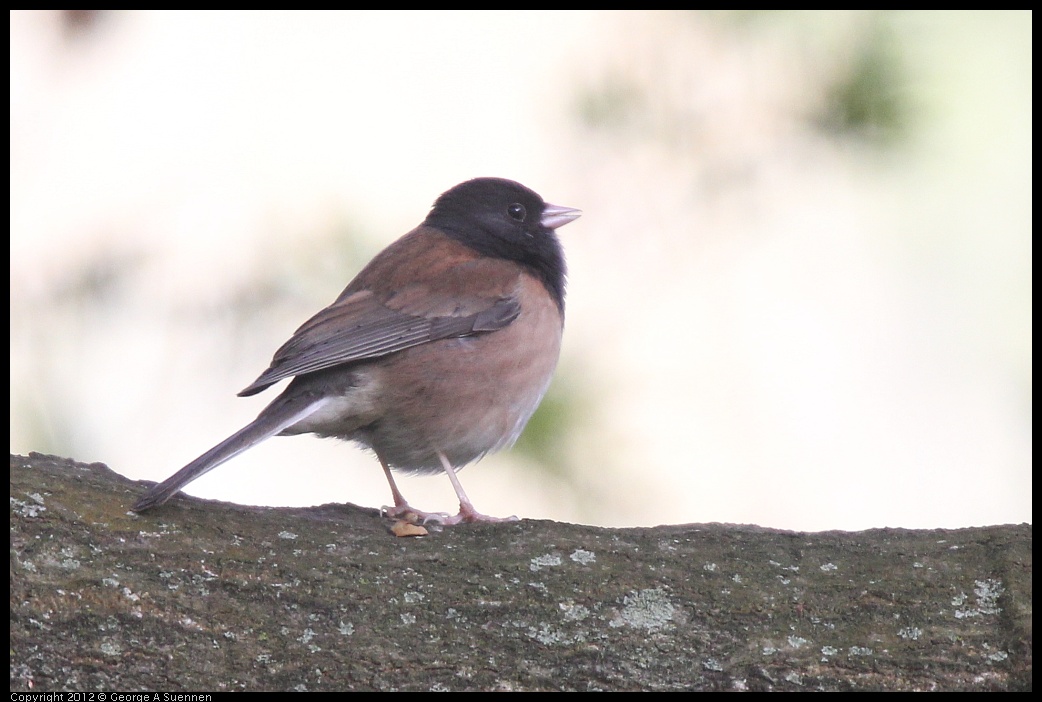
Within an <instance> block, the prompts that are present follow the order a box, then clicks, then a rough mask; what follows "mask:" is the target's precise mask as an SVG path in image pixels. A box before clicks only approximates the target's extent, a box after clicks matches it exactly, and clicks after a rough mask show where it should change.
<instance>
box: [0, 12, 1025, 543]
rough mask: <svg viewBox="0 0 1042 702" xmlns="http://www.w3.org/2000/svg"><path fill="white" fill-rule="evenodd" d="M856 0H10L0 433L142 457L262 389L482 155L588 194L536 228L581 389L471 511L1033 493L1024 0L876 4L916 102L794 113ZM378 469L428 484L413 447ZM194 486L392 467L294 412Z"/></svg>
mask: <svg viewBox="0 0 1042 702" xmlns="http://www.w3.org/2000/svg"><path fill="white" fill-rule="evenodd" d="M871 18H872V15H867V14H857V13H810V14H803V15H800V14H796V15H786V17H785V19H782V20H779V21H777V22H764V23H763V24H762V25H760V26H759V27H755V26H754V27H753V28H749V27H736V26H734V25H733V24H729V23H728V21H727V20H726V16H721V15H689V16H681V15H671V14H664V13H651V14H647V13H626V14H621V13H592V12H590V13H559V12H555V13H510V12H489V13H462V14H460V13H400V12H399V13H392V12H334V13H313V12H306V13H305V12H288V13H273V12H261V13H251V12H242V13H237V12H229V13H224V12H206V13H201V14H200V13H193V12H129V13H118V14H112V15H109V16H106V17H103V18H102V21H101V22H99V23H98V25H97V26H96V27H95V28H94V29H93V30H92V32H90V33H89V34H86V35H83V36H69V35H67V34H63V32H62V28H61V25H60V23H59V18H58V15H57V14H55V13H52V12H49V11H15V12H12V15H11V20H12V24H11V41H12V48H11V59H12V68H11V84H12V87H11V181H12V186H11V312H12V321H11V337H12V340H11V417H12V419H11V451H12V452H16V453H27V452H29V451H44V452H54V453H60V454H62V455H67V456H71V457H73V458H76V459H78V460H81V461H87V462H90V461H101V462H104V463H106V464H107V465H109V466H110V467H112V468H113V469H114V470H117V471H119V472H121V473H123V474H125V475H127V476H130V477H132V478H136V479H146V478H147V479H150V480H160V479H162V478H165V477H166V476H167V475H169V474H171V473H172V472H174V471H175V470H176V469H178V468H180V467H181V466H182V465H183V464H184V463H186V462H187V461H189V460H191V459H192V458H194V457H195V456H197V455H198V454H200V453H202V452H203V451H204V450H206V449H207V448H209V447H210V446H212V445H213V444H215V443H216V442H217V441H219V440H221V439H223V438H224V437H226V436H227V435H229V434H230V433H232V432H233V431H234V430H236V429H238V428H239V427H241V426H242V425H243V424H245V423H246V422H248V421H249V420H250V419H252V418H253V417H254V416H255V414H256V412H257V411H258V410H259V409H260V408H261V407H263V406H264V405H265V404H266V403H267V402H268V401H270V397H269V396H268V395H262V396H261V397H255V398H249V399H240V398H236V397H235V393H236V392H237V391H238V390H240V389H241V388H242V387H244V386H245V385H247V384H248V383H249V382H250V381H252V380H253V379H254V377H256V375H257V374H259V373H260V371H262V370H263V369H264V368H266V367H267V364H268V361H269V360H270V357H271V354H272V353H273V352H274V350H275V349H276V348H278V346H280V345H281V344H282V342H283V341H285V339H286V338H287V337H288V335H289V334H290V333H291V332H292V331H293V329H295V328H296V327H297V326H298V325H299V324H300V323H301V322H303V321H304V320H305V319H307V318H308V317H309V316H310V315H311V314H312V313H314V312H315V311H317V310H318V309H319V308H321V307H322V306H324V305H326V304H328V303H329V302H330V301H332V300H333V299H334V298H335V297H336V295H337V294H338V293H339V292H340V290H341V289H342V288H343V286H344V285H346V284H347V282H348V281H349V280H350V278H351V277H352V276H353V275H354V274H355V273H356V272H357V270H358V269H359V268H360V266H361V265H362V264H363V263H364V262H365V260H366V259H367V258H368V257H369V256H371V255H372V254H374V253H375V252H376V251H378V250H379V249H380V248H381V247H383V246H385V245H386V244H388V243H390V242H391V241H392V240H394V239H395V238H397V237H398V236H400V235H401V234H403V233H405V232H406V231H407V230H408V229H410V228H411V227H413V226H415V225H416V224H418V223H419V222H420V221H421V220H422V219H423V217H424V216H425V215H426V212H427V210H428V208H429V207H430V205H431V203H432V202H433V200H434V198H435V197H436V196H437V195H438V194H440V193H441V192H442V191H444V190H446V189H448V188H449V187H451V186H452V185H454V184H455V183H458V182H460V181H462V180H466V179H468V178H471V177H475V176H479V175H496V176H502V177H508V178H513V179H516V180H519V181H521V182H523V183H525V184H526V185H528V186H530V187H532V188H533V189H535V190H536V191H538V192H539V193H540V194H542V195H543V196H544V197H545V198H546V199H547V200H548V201H550V202H553V203H556V204H562V205H570V206H574V207H579V208H582V209H583V210H584V213H585V214H584V216H583V217H582V218H581V219H580V220H578V221H577V222H575V223H573V224H570V225H569V226H568V227H566V228H564V229H562V230H560V234H561V238H562V240H563V242H564V246H565V250H566V254H567V256H568V261H569V265H570V276H569V292H568V317H567V324H566V333H565V350H564V354H563V358H562V365H561V368H560V372H559V379H560V381H561V382H562V383H564V384H565V385H566V386H567V388H568V389H569V390H571V391H572V392H574V393H576V394H577V397H578V399H577V400H576V402H577V406H578V407H579V408H580V409H579V410H578V411H579V421H578V422H577V424H576V425H575V426H573V427H572V428H571V431H569V432H568V433H567V434H566V436H563V437H562V438H561V439H560V441H561V446H560V450H561V454H562V455H563V456H564V458H562V459H561V460H562V465H566V466H567V467H568V470H569V471H570V472H569V473H568V474H567V475H566V476H565V477H561V476H559V475H555V474H552V473H551V474H547V473H546V472H545V471H541V470H537V469H536V468H534V467H533V465H531V464H530V463H527V462H526V461H525V460H523V459H522V458H520V457H519V456H517V455H514V456H512V455H511V454H510V453H509V452H506V453H503V454H499V455H496V456H492V457H488V458H486V459H485V460H484V461H482V462H481V463H480V464H478V465H477V466H473V467H469V468H467V469H466V470H464V471H463V472H462V473H461V475H460V477H461V480H462V481H463V484H464V485H465V486H466V487H467V489H468V491H469V492H470V494H471V497H472V498H473V500H474V502H475V504H476V505H477V506H478V508H479V509H480V510H482V511H485V512H487V513H490V514H500V515H507V514H518V515H520V516H524V517H531V518H550V519H560V520H567V521H577V522H584V523H592V524H602V525H611V526H616V525H618V526H629V525H654V524H660V523H684V522H709V521H720V522H746V523H756V524H760V525H763V526H769V527H777V528H790V529H808V530H819V529H861V528H867V527H879V526H892V527H956V526H968V525H979V524H996V523H1006V522H1022V521H1031V497H1030V495H1031V351H1032V348H1031V347H1032V344H1031V311H1032V310H1031V304H1030V296H1031V263H1030V261H1031V245H1030V242H1031V148H1032V144H1031V98H1032V95H1031V15H1030V13H1023V12H1019V13H1018V12H1013V13H998V12H995V13H951V14H949V13H902V14H899V15H896V16H893V15H892V16H889V20H890V22H889V24H888V27H889V29H890V30H891V31H893V32H894V33H895V36H896V40H897V41H898V42H899V44H900V46H901V47H902V49H903V50H904V51H905V52H906V53H905V56H904V58H905V60H906V61H907V65H908V67H907V70H908V76H907V82H906V83H905V84H904V85H902V86H901V89H902V91H904V92H903V94H905V95H907V96H908V99H909V104H912V105H913V106H914V111H913V118H914V120H913V124H914V126H913V127H912V129H911V135H910V136H909V137H908V139H907V141H905V142H903V143H901V144H899V145H898V146H895V147H891V148H889V149H882V150H880V149H873V148H871V147H869V146H866V145H863V144H861V145H859V144H858V143H857V142H855V141H853V140H843V139H836V138H829V137H826V136H825V135H824V134H823V133H822V132H820V131H818V130H815V129H814V128H813V125H812V123H811V121H810V120H809V119H808V115H811V114H813V113H814V112H815V110H816V109H817V108H819V107H820V102H821V99H822V98H821V96H820V95H821V91H820V85H821V83H822V82H823V80H824V79H825V78H827V76H828V75H830V72H832V71H836V70H838V69H839V68H841V67H842V66H843V65H844V62H845V61H849V60H850V56H851V51H850V45H851V44H852V43H856V42H854V41H853V39H856V38H857V37H859V36H861V34H860V33H859V32H862V30H863V28H864V26H865V24H866V23H868V22H871V21H872V19H871ZM852 38H853V39H852ZM619 86H621V92H620V93H619V94H620V95H622V96H623V98H626V99H625V100H622V102H621V107H619V110H620V114H618V115H614V116H610V117H611V118H610V119H609V122H610V123H611V126H609V127H603V128H599V129H598V128H591V127H590V126H588V125H587V124H584V122H583V121H582V120H581V119H580V117H579V115H580V111H581V107H582V105H583V104H584V99H585V97H586V96H588V95H590V94H597V91H598V90H601V91H607V92H608V94H613V93H612V90H615V89H616V88H618V87H619ZM628 90H629V91H631V92H627V91H628ZM632 91H636V92H635V94H634V93H633V92H632ZM627 100H628V101H627ZM269 395H270V396H271V397H273V396H274V394H273V393H270V392H269ZM286 466H293V469H292V470H286ZM400 484H401V486H402V489H403V491H404V492H405V494H406V495H407V496H408V497H409V498H410V500H411V501H412V502H413V503H414V504H416V505H417V506H418V507H421V508H424V509H429V510H447V511H448V510H453V509H454V508H455V504H454V502H453V497H452V492H451V488H450V487H449V485H448V481H447V480H445V479H444V478H443V477H424V478H418V477H417V478H410V477H405V478H403V479H402V481H401V483H400ZM188 491H189V492H190V493H192V494H198V495H201V496H205V497H212V498H218V499H224V500H229V501H236V502H244V503H253V504H272V505H306V504H316V503H322V502H329V501H338V502H352V503H356V504H361V505H365V506H369V507H377V506H380V505H382V504H386V503H387V502H388V501H389V495H388V493H387V488H386V484H385V483H384V481H383V477H382V474H381V471H380V470H379V464H378V463H377V462H376V461H375V459H374V458H373V457H372V456H370V455H368V454H367V453H365V452H363V451H360V450H358V449H357V448H355V447H354V446H351V445H346V444H342V443H339V442H332V441H323V440H319V439H315V438H313V437H294V438H276V439H273V440H271V441H269V442H267V443H265V444H263V445H261V446H260V447H257V448H255V449H253V450H252V451H250V452H248V453H246V454H244V455H242V456H240V457H238V458H236V459H234V460H233V461H232V462H230V463H228V464H226V465H224V466H222V467H220V468H218V469H217V470H215V471H214V472H213V473H211V474H209V475H208V476H206V477H205V478H203V479H201V480H199V481H198V482H196V483H194V484H193V485H192V486H191V487H190V488H189V489H188ZM128 504H129V502H128Z"/></svg>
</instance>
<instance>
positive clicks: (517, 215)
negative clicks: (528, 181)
mask: <svg viewBox="0 0 1042 702" xmlns="http://www.w3.org/2000/svg"><path fill="white" fill-rule="evenodd" d="M507 214H508V215H510V217H511V219H516V220H517V221H518V222H524V221H525V215H526V214H527V212H525V206H524V205H522V204H520V203H517V202H515V203H514V204H513V205H511V206H510V207H508V208H507Z"/></svg>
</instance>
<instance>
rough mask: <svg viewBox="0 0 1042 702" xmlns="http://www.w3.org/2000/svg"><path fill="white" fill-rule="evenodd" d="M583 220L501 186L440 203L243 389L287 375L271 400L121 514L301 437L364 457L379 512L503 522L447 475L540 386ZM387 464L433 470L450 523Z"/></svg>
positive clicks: (514, 420)
mask: <svg viewBox="0 0 1042 702" xmlns="http://www.w3.org/2000/svg"><path fill="white" fill-rule="evenodd" d="M580 214H581V213H580V211H579V210H575V209H572V208H569V207H558V206H557V205H550V204H547V203H545V202H543V199H542V198H541V197H539V195H537V194H536V193H534V192H532V191H531V190H529V189H528V188H526V187H524V186H523V185H521V184H519V183H515V182H513V181H510V180H503V179H500V178H476V179H474V180H469V181H467V182H465V183H461V184H460V185H457V186H456V187H454V188H452V189H451V190H449V191H448V192H446V193H444V194H442V195H441V197H439V198H438V199H437V201H436V202H435V203H434V207H433V208H431V211H430V214H428V215H427V219H425V220H424V221H423V224H421V225H420V226H418V227H417V228H416V229H414V230H412V231H411V232H409V233H408V234H406V235H405V236H403V237H402V238H401V239H399V240H398V241H396V242H394V243H393V244H391V245H390V246H388V247H387V248H386V249H384V250H383V251H381V252H380V253H379V254H377V256H376V257H375V258H374V259H373V260H372V261H370V262H369V264H368V265H367V266H366V267H365V268H363V269H362V271H361V272H360V273H359V274H358V275H357V276H356V277H355V279H354V280H352V281H351V283H350V284H349V285H348V286H347V288H346V289H345V290H344V292H342V293H341V294H340V297H338V298H337V299H336V301H334V302H333V304H331V305H330V306H329V307H327V308H325V309H324V310H322V311H321V312H319V313H318V314H316V315H315V316H314V317H312V318H311V319H309V320H308V321H307V322H305V323H304V325H303V326H302V327H300V329H298V330H297V331H296V332H295V333H294V334H293V337H292V338H290V340H289V341H287V342H286V343H285V344H283V346H282V348H280V349H279V350H278V351H276V352H275V357H274V358H273V359H272V361H271V366H270V367H269V368H268V370H266V371H264V372H263V373H261V375H260V377H259V378H257V379H256V380H255V381H253V383H251V384H250V385H249V387H247V388H246V389H245V390H243V391H242V392H240V393H239V395H240V396H247V395H253V394H255V393H258V392H260V391H261V390H264V389H266V388H268V387H269V386H271V385H273V384H275V383H277V382H279V381H280V380H283V379H286V378H293V380H292V381H291V382H290V384H289V385H288V386H287V387H286V389H285V390H284V391H283V392H282V394H281V395H279V396H278V397H276V398H275V399H274V401H272V403H271V404H270V405H268V406H267V407H265V408H264V409H263V410H262V411H261V413H260V415H258V416H257V418H256V419H255V420H253V421H252V422H251V423H250V424H248V425H246V426H245V427H243V428H242V429H240V430H239V431H237V432H236V433H234V434H232V435H231V436H230V437H228V438H227V439H225V440H224V441H222V442H221V443H219V444H217V445H216V446H214V447H213V448H212V449H210V450H209V451H207V452H206V453H204V454H203V455H202V456H200V457H199V458H197V459H195V460H194V461H192V462H191V463H189V464H188V465H186V466H185V467H184V468H182V469H181V470H179V471H178V472H177V473H175V474H174V475H172V476H170V477H169V478H167V479H166V480H164V481H163V482H162V483H160V484H158V485H156V486H155V487H154V488H152V489H151V490H149V491H148V493H147V494H145V496H144V497H142V498H141V499H140V500H138V501H137V503H136V504H135V505H134V507H133V510H134V511H135V512H143V511H145V510H148V509H152V508H153V507H158V506H159V505H161V504H163V503H164V502H166V501H167V500H169V499H170V498H171V497H172V496H173V495H174V494H176V493H177V491H178V490H180V489H181V488H183V487H184V486H185V485H187V484H188V483H190V482H192V481H193V480H195V479H196V478H198V477H199V476H201V475H202V474H204V473H206V472H207V471H209V470H211V469H213V468H216V467H217V466H219V465H220V464H222V463H224V462H225V461H227V460H229V459H230V458H232V457H234V456H236V455H238V454H239V453H241V452H243V451H245V450H246V449H248V448H250V447H252V446H254V445H255V444H257V443H259V442H261V441H263V440H264V439H267V438H268V437H270V436H274V435H275V434H281V435H290V434H304V433H307V432H313V433H315V434H317V435H319V436H322V437H337V438H340V439H348V440H352V441H355V442H357V443H359V444H361V445H363V446H366V447H369V448H371V449H372V450H373V451H374V452H375V453H376V456H377V458H378V459H379V460H380V464H381V465H382V466H383V469H384V473H385V474H386V475H387V481H388V482H389V483H390V485H391V494H392V495H393V497H394V506H393V507H389V508H387V512H388V513H389V514H390V515H391V516H394V517H400V518H407V517H413V516H418V517H420V518H435V519H438V520H439V521H441V522H443V523H447V524H455V523H458V522H473V521H500V520H497V519H495V518H494V517H487V516H485V515H483V514H480V513H479V512H477V511H476V510H475V509H474V506H473V505H472V504H471V502H470V500H469V499H468V498H467V494H466V493H465V492H464V491H463V488H462V487H461V486H460V483H459V480H458V479H457V477H456V473H455V471H456V470H458V469H459V468H461V467H462V466H464V465H466V464H468V463H471V462H473V461H476V460H478V459H479V458H481V457H482V456H484V455H485V454H486V453H489V452H490V451H495V450H497V449H501V448H504V447H506V446H509V445H511V444H512V443H513V442H514V440H515V439H517V437H518V435H519V434H520V433H521V430H522V429H523V428H524V426H525V423H527V422H528V419H529V417H531V416H532V413H533V412H534V411H535V408H536V407H537V406H538V404H539V401H540V400H541V399H542V397H543V393H544V392H546V388H547V386H548V385H549V384H550V376H551V375H552V374H553V371H554V367H555V366H556V365H557V357H558V353H559V351H560V347H561V332H562V329H563V324H564V273H565V266H564V256H563V253H562V251H561V245H560V243H559V242H558V240H557V236H556V234H555V233H554V230H555V229H556V228H557V227H560V226H562V225H564V224H567V223H568V222H570V221H572V220H573V219H575V218H577V217H578V216H579V215H580ZM391 469H398V470H404V471H411V472H418V473H432V472H437V471H442V470H444V471H445V473H446V474H447V475H448V476H449V480H451V481H452V485H453V487H454V488H455V490H456V494H457V495H458V496H459V502H460V511H459V514H457V515H456V516H454V517H453V516H447V515H443V514H432V513H425V512H420V511H418V510H414V509H413V508H412V507H410V505H409V503H408V502H406V501H405V498H404V497H402V494H401V492H399V490H398V487H397V486H396V485H395V483H394V478H393V477H392V476H391Z"/></svg>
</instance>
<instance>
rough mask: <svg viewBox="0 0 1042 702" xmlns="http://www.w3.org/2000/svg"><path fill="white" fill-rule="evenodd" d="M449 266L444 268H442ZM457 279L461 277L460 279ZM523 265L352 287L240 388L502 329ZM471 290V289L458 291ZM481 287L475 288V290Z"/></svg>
mask: <svg viewBox="0 0 1042 702" xmlns="http://www.w3.org/2000/svg"><path fill="white" fill-rule="evenodd" d="M442 273H444V271H442ZM454 283H455V284H454ZM518 289H519V279H518V273H517V272H516V270H514V269H513V268H508V267H505V266H498V267H497V266H489V265H483V262H482V261H470V262H463V263H459V264H457V265H455V266H453V267H452V275H450V276H448V277H446V276H444V275H440V276H438V277H437V278H436V279H435V280H434V282H432V283H430V284H425V283H413V284H409V285H405V286H403V287H401V288H400V289H398V290H396V291H394V292H393V293H389V294H388V293H383V292H374V291H372V290H358V291H355V292H351V288H350V287H349V288H348V289H347V290H345V291H344V294H342V295H341V296H340V297H339V298H338V299H337V300H336V302H334V303H333V304H332V305H330V306H329V307H327V308H325V309H324V310H322V311H321V312H319V313H318V314H316V315H315V316H314V317H312V318H311V319H309V320H308V321H307V322H305V323H304V324H303V326H301V327H300V328H299V329H297V331H296V332H294V334H293V336H292V337H291V338H290V340H289V341H287V342H286V343H285V344H283V346H282V348H280V349H279V350H278V351H276V352H275V356H274V358H273V359H272V361H271V366H270V367H269V368H268V370H266V371H264V373H262V374H261V375H260V377H259V378H257V379H256V380H255V381H253V383H251V384H250V385H249V387H247V388H246V389H244V390H243V391H242V392H240V393H239V395H240V396H241V397H245V396H248V395H254V394H256V393H258V392H260V391H261V390H264V389H265V388H267V387H269V386H271V385H273V384H275V383H277V382H278V381H280V380H283V379H284V378H289V377H292V376H295V375H302V374H305V373H313V372H315V371H319V370H323V369H326V368H331V367H333V366H338V365H342V364H346V363H352V362H355V361H361V360H365V359H371V358H378V357H380V356H385V355H387V354H390V353H394V352H396V351H402V350H404V349H407V348H410V347H412V346H418V345H420V344H425V343H428V342H431V341H437V340H438V339H447V338H453V337H461V336H471V335H474V334H483V333H488V332H492V331H495V330H497V329H502V328H503V327H505V326H507V325H508V324H510V323H511V322H513V321H514V319H516V318H517V316H518V314H520V312H521V303H520V301H519V300H518V298H517V296H516V292H517V290H518ZM458 290H467V291H468V292H467V293H466V294H462V293H458V292H454V291H458ZM472 291H476V292H472Z"/></svg>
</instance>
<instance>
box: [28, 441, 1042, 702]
mask: <svg viewBox="0 0 1042 702" xmlns="http://www.w3.org/2000/svg"><path fill="white" fill-rule="evenodd" d="M141 490H142V486H141V485H139V484H136V483H134V482H132V481H129V480H127V479H125V478H123V477H121V476H119V475H117V474H115V473H113V472H112V471H110V470H109V469H107V468H106V467H105V466H103V465H101V464H97V463H95V464H91V465H85V464H81V463H76V462H74V461H71V460H67V459H62V458H56V457H52V456H43V455H39V454H31V455H30V456H28V457H23V456H11V644H10V650H11V689H12V690H16V691H23V690H30V689H31V690H33V691H42V690H74V691H88V690H97V691H107V692H109V693H111V692H130V691H138V690H177V691H200V690H209V691H221V690H453V691H455V690H1014V689H1017V690H1023V689H1030V687H1031V527H1030V526H1029V525H1019V526H998V527H984V528H971V529H957V530H940V529H938V530H925V531H909V530H901V529H878V530H872V531H865V532H857V533H850V532H825V533H793V532H782V531H776V530H770V529H763V528H759V527H752V526H735V525H727V524H690V525H681V526H661V527H655V528H646V529H603V528H595V527H587V526H581V525H574V524H559V523H553V522H537V521H521V522H517V523H510V524H499V525H467V526H461V527H454V528H449V529H445V530H443V531H435V532H432V533H431V534H430V535H429V536H426V537H422V538H395V537H394V536H392V535H391V534H390V533H389V532H388V528H387V524H386V522H385V520H383V519H382V518H381V517H380V516H379V514H378V513H377V512H376V511H375V510H371V509H362V508H359V507H355V506H352V505H324V506H320V507H314V508H307V509H281V508H278V509H276V508H259V507H243V506H239V505H231V504H224V503H215V502H206V501H202V500H198V499H194V498H188V497H185V496H179V497H177V498H175V499H174V500H173V501H171V503H169V504H168V505H166V506H164V507H162V508H159V509H158V510H156V511H154V512H150V513H147V514H145V515H142V516H137V515H134V514H133V513H130V512H128V511H127V509H128V507H129V505H130V504H131V503H132V502H133V501H134V498H135V497H136V496H137V495H139V494H140V492H141Z"/></svg>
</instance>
